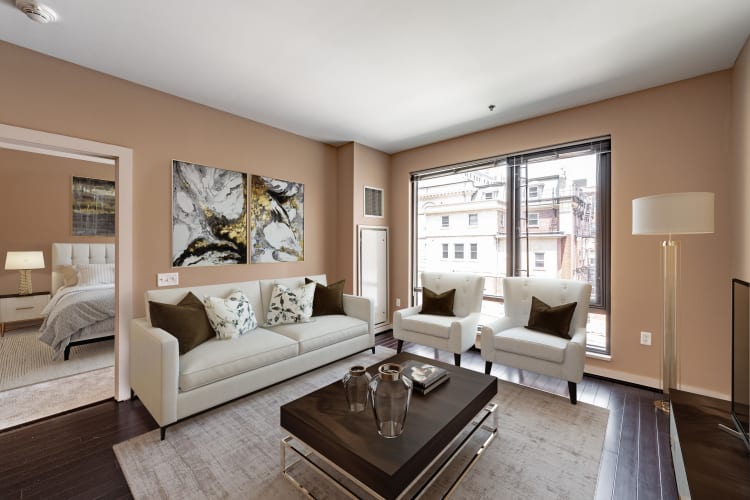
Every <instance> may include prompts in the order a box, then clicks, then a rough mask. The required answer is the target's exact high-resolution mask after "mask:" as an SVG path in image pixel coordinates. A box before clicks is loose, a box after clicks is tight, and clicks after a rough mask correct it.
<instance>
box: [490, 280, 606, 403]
mask: <svg viewBox="0 0 750 500" xmlns="http://www.w3.org/2000/svg"><path fill="white" fill-rule="evenodd" d="M503 294H504V299H505V300H504V301H505V317H503V318H497V319H494V320H492V321H489V322H488V323H487V324H486V325H483V326H482V329H481V332H482V337H481V339H482V340H481V343H482V358H484V360H485V368H484V373H487V374H489V373H490V371H491V370H492V363H500V364H503V365H506V366H511V367H514V368H519V369H521V370H529V371H532V372H536V373H541V374H544V375H549V376H551V377H557V378H561V379H564V380H567V381H568V390H569V393H570V402H571V403H573V404H576V402H577V394H576V387H577V386H576V384H577V383H578V382H580V381H581V380H582V379H583V368H584V364H585V358H586V321H587V319H588V313H589V300H590V297H591V285H590V284H588V283H584V282H583V281H575V280H565V279H549V278H522V277H513V278H503ZM532 297H537V298H538V299H540V300H542V301H543V302H545V303H546V304H548V305H550V306H559V305H562V304H568V303H570V302H576V303H577V305H576V308H575V312H574V313H573V318H572V319H571V321H570V328H569V329H568V336H569V337H570V338H569V339H564V338H561V337H558V336H555V335H550V334H547V333H541V332H537V331H534V330H529V329H527V328H525V327H524V325H527V324H528V321H529V312H530V309H531V298H532Z"/></svg>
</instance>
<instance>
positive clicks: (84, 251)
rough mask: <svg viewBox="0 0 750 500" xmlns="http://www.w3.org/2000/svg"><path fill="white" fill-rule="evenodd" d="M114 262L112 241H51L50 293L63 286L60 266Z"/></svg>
mask: <svg viewBox="0 0 750 500" xmlns="http://www.w3.org/2000/svg"><path fill="white" fill-rule="evenodd" d="M114 263H115V244H114V243H53V244H52V295H54V294H55V292H57V289H58V288H60V287H61V286H63V274H62V273H61V272H60V266H72V265H75V264H114Z"/></svg>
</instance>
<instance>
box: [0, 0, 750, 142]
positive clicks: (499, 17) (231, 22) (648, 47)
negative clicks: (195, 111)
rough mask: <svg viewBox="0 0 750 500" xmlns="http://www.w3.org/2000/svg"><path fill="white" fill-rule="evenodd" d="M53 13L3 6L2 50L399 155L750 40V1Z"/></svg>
mask: <svg viewBox="0 0 750 500" xmlns="http://www.w3.org/2000/svg"><path fill="white" fill-rule="evenodd" d="M44 3H45V4H46V5H48V6H50V7H52V8H53V9H54V10H56V11H57V13H58V15H59V17H60V21H59V22H58V23H56V24H51V25H41V24H37V23H34V22H32V21H30V20H28V19H27V18H26V17H25V16H24V15H23V13H21V12H20V11H18V10H16V8H15V7H14V2H13V0H0V39H2V40H5V41H7V42H10V43H13V44H16V45H20V46H23V47H27V48H30V49H32V50H36V51H39V52H42V53H45V54H49V55H51V56H54V57H58V58H60V59H64V60H66V61H70V62H73V63H76V64H80V65H82V66H86V67H88V68H92V69H95V70H98V71H102V72H104V73H108V74H110V75H114V76H117V77H120V78H124V79H126V80H129V81H132V82H136V83H139V84H142V85H145V86H148V87H151V88H154V89H158V90H161V91H163V92H167V93H169V94H173V95H176V96H180V97H183V98H185V99H188V100H191V101H195V102H198V103H202V104H205V105H207V106H211V107H213V108H217V109H220V110H224V111H227V112H229V113H233V114H235V115H239V116H243V117H246V118H249V119H252V120H256V121H258V122H261V123H265V124H268V125H271V126H274V127H278V128H280V129H284V130H288V131H290V132H293V133H296V134H299V135H302V136H305V137H309V138H312V139H315V140H319V141H323V142H326V143H331V144H341V143H344V142H349V141H356V142H359V143H361V144H365V145H367V146H371V147H373V148H376V149H379V150H381V151H384V152H387V153H394V152H397V151H402V150H405V149H409V148H413V147H416V146H420V145H424V144H429V143H432V142H436V141H439V140H443V139H447V138H450V137H455V136H458V135H462V134H466V133H469V132H474V131H477V130H483V129H487V128H490V127H493V126H497V125H502V124H506V123H511V122H515V121H518V120H521V119H525V118H531V117H534V116H539V115H543V114H547V113H550V112H554V111H559V110H562V109H566V108H570V107H573V106H577V105H581V104H586V103H590V102H595V101H599V100H601V99H605V98H608V97H614V96H617V95H622V94H625V93H629V92H633V91H637V90H641V89H645V88H649V87H653V86H656V85H661V84H664V83H668V82H673V81H677V80H682V79H685V78H690V77H693V76H697V75H701V74H705V73H710V72H713V71H718V70H722V69H726V68H729V67H732V66H733V64H734V61H735V59H736V57H737V55H738V53H739V51H740V49H741V48H742V46H743V44H744V42H745V40H746V39H747V37H748V34H749V33H750V0H568V1H561V0H461V1H459V0H398V1H396V0H368V1H365V0H266V1H259V0H224V1H209V0H120V1H115V0H46V1H45V2H44ZM1 68H2V66H1V62H0V72H1V71H2V69H1ZM50 84H52V82H50ZM1 86H2V78H1V77H0V88H1ZM490 104H494V105H495V106H496V108H495V110H494V111H492V112H490V111H489V109H488V105H490Z"/></svg>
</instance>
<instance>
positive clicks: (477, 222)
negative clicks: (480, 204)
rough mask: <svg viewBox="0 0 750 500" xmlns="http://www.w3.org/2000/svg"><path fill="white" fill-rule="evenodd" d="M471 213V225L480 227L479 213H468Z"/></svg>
mask: <svg viewBox="0 0 750 500" xmlns="http://www.w3.org/2000/svg"><path fill="white" fill-rule="evenodd" d="M468 215H469V227H478V226H479V214H478V213H477V214H468ZM472 216H473V217H474V222H473V223H472Z"/></svg>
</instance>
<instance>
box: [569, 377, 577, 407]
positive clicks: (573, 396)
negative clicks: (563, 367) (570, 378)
mask: <svg viewBox="0 0 750 500" xmlns="http://www.w3.org/2000/svg"><path fill="white" fill-rule="evenodd" d="M577 389H578V384H576V383H575V382H568V392H569V393H570V404H576V403H577V402H578V399H577V398H578V394H577V392H578V391H577Z"/></svg>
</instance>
